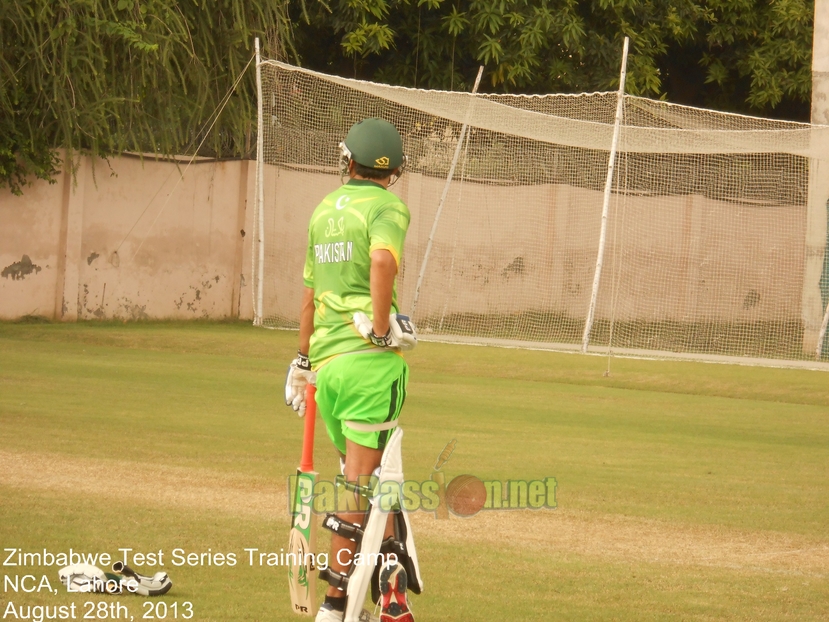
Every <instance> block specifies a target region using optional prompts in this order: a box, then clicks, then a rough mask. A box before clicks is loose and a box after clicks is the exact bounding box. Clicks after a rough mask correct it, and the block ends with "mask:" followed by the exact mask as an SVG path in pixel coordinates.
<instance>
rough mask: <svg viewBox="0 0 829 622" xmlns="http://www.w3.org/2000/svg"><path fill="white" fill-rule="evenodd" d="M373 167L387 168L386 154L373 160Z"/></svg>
mask: <svg viewBox="0 0 829 622" xmlns="http://www.w3.org/2000/svg"><path fill="white" fill-rule="evenodd" d="M374 168H389V159H388V158H387V157H386V156H383V157H382V158H377V159H376V160H375V161H374Z"/></svg>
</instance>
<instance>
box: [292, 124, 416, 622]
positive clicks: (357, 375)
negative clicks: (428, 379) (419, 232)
mask: <svg viewBox="0 0 829 622" xmlns="http://www.w3.org/2000/svg"><path fill="white" fill-rule="evenodd" d="M340 149H341V154H342V156H343V157H342V165H343V173H344V174H347V176H348V181H347V182H346V183H345V184H343V185H342V186H341V187H340V188H339V189H338V190H336V191H334V192H332V193H331V194H329V195H328V196H326V197H325V198H324V199H323V200H322V203H320V204H319V205H318V206H317V208H316V209H315V210H314V213H313V215H312V216H311V221H310V224H309V227H308V250H307V256H306V260H305V269H304V283H305V290H304V293H303V297H302V306H301V312H300V329H299V351H298V353H297V358H296V359H295V360H294V361H293V362H292V363H291V366H290V369H289V373H288V379H287V385H288V386H286V401H289V402H290V404H291V405H292V406H293V408H294V410H296V411H297V412H299V414H300V416H302V414H303V411H304V408H305V404H304V400H305V385H306V383H307V382H309V381H311V382H312V381H313V380H314V374H316V378H315V380H316V386H317V391H316V401H317V408H318V410H319V413H320V415H321V417H322V419H323V421H324V423H325V426H326V429H327V431H328V436H329V438H330V439H331V441H332V442H333V443H334V446H335V447H336V449H337V450H338V452H339V454H340V456H341V465H342V460H344V467H343V468H342V470H343V475H344V476H345V479H346V481H347V482H349V483H357V482H358V481H360V480H361V476H363V477H362V481H363V482H365V476H370V475H371V474H372V473H373V472H374V471H375V469H377V468H378V466H379V465H380V462H381V457H382V456H383V450H384V448H385V447H386V443H387V441H389V437H390V434H391V433H392V432H393V431H394V427H395V423H394V422H396V421H397V419H398V417H399V416H400V410H401V408H402V407H403V402H404V400H405V398H406V384H407V381H408V377H409V369H408V366H407V365H406V361H405V360H404V359H403V356H402V355H401V350H406V349H410V348H411V347H414V344H415V343H416V334H415V333H414V327H413V326H412V325H411V323H410V322H409V321H408V318H406V317H405V316H401V317H398V311H399V310H398V307H397V292H396V286H395V277H396V276H397V274H398V271H399V269H400V260H401V258H402V256H403V242H404V240H405V238H406V231H407V229H408V227H409V219H410V216H409V210H408V208H407V207H406V205H405V204H404V203H403V202H402V201H401V200H400V199H399V198H398V197H397V196H395V195H394V194H392V193H391V192H390V191H389V190H388V187H389V185H390V184H391V183H393V181H396V179H397V178H398V177H399V176H400V173H401V169H402V167H403V166H404V164H405V160H406V158H405V156H404V155H403V142H402V140H401V137H400V134H399V133H398V131H397V129H396V128H395V127H394V125H392V124H391V123H389V122H387V121H384V120H382V119H376V118H370V119H364V120H363V121H360V122H359V123H356V124H355V125H354V126H352V127H351V129H350V130H349V132H348V134H347V136H346V138H345V141H344V142H343V143H341V144H340ZM372 428H373V429H372ZM364 516H365V514H364V512H362V511H360V512H339V513H338V514H337V518H338V519H341V520H343V521H347V522H350V523H361V522H362V521H363V519H364ZM391 518H392V517H391V515H389V520H388V524H387V527H386V533H385V534H384V537H385V536H388V535H391V533H392V531H393V529H392V527H391V523H392V520H391ZM331 547H332V548H331V554H330V555H329V564H330V569H331V570H332V571H334V573H339V574H340V575H343V576H345V575H347V574H348V571H349V567H350V566H351V563H352V559H353V555H354V553H355V549H356V544H355V542H353V541H352V540H350V539H347V538H344V537H342V536H341V535H339V534H338V533H337V532H336V531H334V533H332V542H331ZM329 582H331V579H330V578H329ZM406 584H407V580H406V571H405V569H404V568H403V566H402V565H401V564H395V563H394V562H390V563H388V564H386V565H384V566H383V567H382V571H381V573H380V588H379V589H380V591H381V592H382V594H381V599H380V602H381V607H382V609H381V617H380V620H381V622H392V621H395V622H413V619H414V618H413V617H412V614H411V611H410V610H409V606H408V601H407V595H406V590H407V585H406ZM345 603H346V595H345V592H344V590H343V588H342V586H340V587H337V586H336V585H334V584H331V585H329V587H328V590H327V592H326V597H325V601H324V603H323V604H322V606H321V608H320V610H319V612H318V614H317V617H316V622H339V621H341V620H343V611H344V607H345Z"/></svg>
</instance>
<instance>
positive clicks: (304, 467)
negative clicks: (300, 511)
mask: <svg viewBox="0 0 829 622" xmlns="http://www.w3.org/2000/svg"><path fill="white" fill-rule="evenodd" d="M305 391H306V393H305V430H304V431H303V435H302V460H300V463H299V468H300V470H301V471H302V472H303V473H310V472H311V471H313V470H314V424H315V423H316V419H317V402H316V400H315V399H314V395H315V393H316V392H317V387H315V386H314V385H312V384H310V383H309V384H308V386H307V387H306V389H305Z"/></svg>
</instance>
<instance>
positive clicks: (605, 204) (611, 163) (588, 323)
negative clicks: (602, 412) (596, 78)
mask: <svg viewBox="0 0 829 622" xmlns="http://www.w3.org/2000/svg"><path fill="white" fill-rule="evenodd" d="M629 43H630V39H628V38H627V37H625V44H624V47H623V49H622V71H621V73H620V76H619V94H618V95H617V98H616V120H615V121H614V123H613V140H612V141H611V143H610V158H609V159H608V163H607V178H606V179H605V183H604V200H603V201H602V228H601V233H600V234H599V250H598V252H597V254H596V270H595V272H594V273H593V290H592V292H591V293H590V307H588V309H587V319H586V320H585V322H584V334H583V335H582V338H581V351H582V352H583V353H586V352H587V346H588V345H589V344H590V331H591V330H592V329H593V318H594V317H595V314H596V299H597V298H598V295H599V282H600V281H601V278H602V262H603V261H604V249H605V244H606V240H607V214H608V210H609V208H610V191H611V189H612V187H613V169H614V167H615V165H616V148H617V146H618V144H619V133H620V130H621V127H622V109H623V107H624V102H625V77H626V76H627V64H628V46H629Z"/></svg>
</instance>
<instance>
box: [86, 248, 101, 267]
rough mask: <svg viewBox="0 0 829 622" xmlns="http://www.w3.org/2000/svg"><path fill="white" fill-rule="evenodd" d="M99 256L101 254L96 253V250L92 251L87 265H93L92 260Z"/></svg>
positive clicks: (87, 259)
mask: <svg viewBox="0 0 829 622" xmlns="http://www.w3.org/2000/svg"><path fill="white" fill-rule="evenodd" d="M98 257H100V255H99V254H98V253H96V252H95V251H92V254H91V255H90V256H89V257H87V258H86V265H87V266H91V265H92V262H93V261H95V260H96V259H98Z"/></svg>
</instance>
